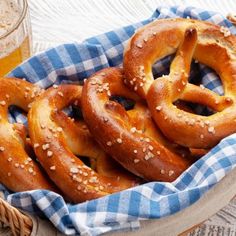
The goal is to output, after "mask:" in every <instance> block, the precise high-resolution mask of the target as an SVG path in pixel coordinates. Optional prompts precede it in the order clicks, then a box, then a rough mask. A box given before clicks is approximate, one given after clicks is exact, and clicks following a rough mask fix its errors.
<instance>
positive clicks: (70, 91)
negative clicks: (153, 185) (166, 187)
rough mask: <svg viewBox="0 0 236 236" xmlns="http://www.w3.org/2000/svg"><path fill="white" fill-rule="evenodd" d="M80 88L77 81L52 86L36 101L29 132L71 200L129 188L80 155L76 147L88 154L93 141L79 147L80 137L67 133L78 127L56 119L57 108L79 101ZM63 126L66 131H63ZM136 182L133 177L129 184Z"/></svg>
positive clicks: (45, 164) (43, 162) (46, 167)
mask: <svg viewBox="0 0 236 236" xmlns="http://www.w3.org/2000/svg"><path fill="white" fill-rule="evenodd" d="M81 90H82V87H81V86H77V85H63V86H59V87H57V86H54V87H53V88H49V89H48V90H47V91H46V92H45V93H43V94H42V95H41V97H40V98H38V99H37V101H35V102H34V103H33V105H32V108H31V109H30V112H29V114H28V123H29V134H30V138H31V141H32V143H33V145H34V151H35V153H36V156H37V157H38V159H39V161H40V163H41V165H42V166H43V168H44V170H45V171H46V172H47V173H48V175H49V177H50V178H51V180H52V181H53V182H54V183H55V184H56V185H57V186H58V188H59V189H60V190H61V191H62V192H63V194H64V195H65V196H66V197H67V198H68V199H69V200H70V201H72V202H83V201H86V200H91V199H95V198H98V197H101V196H104V195H107V194H110V193H113V192H117V191H121V190H123V189H125V188H127V183H126V184H124V185H121V184H120V182H121V180H117V179H116V178H114V177H106V176H102V175H99V174H98V173H97V172H95V171H93V170H92V169H91V168H90V167H88V166H86V165H85V164H84V163H83V162H82V161H81V160H80V159H79V158H77V157H76V156H75V154H74V153H73V151H74V152H75V153H76V152H77V153H78V152H79V154H80V155H84V154H86V155H88V154H89V151H91V152H93V151H92V150H91V148H90V147H91V144H90V143H89V142H88V140H83V143H84V146H83V147H78V142H74V140H75V139H76V138H79V137H73V132H70V133H68V129H72V128H75V127H72V126H71V123H70V122H68V121H67V122H66V123H67V128H66V126H64V127H61V126H60V125H59V124H58V122H57V118H56V117H57V112H59V111H61V110H62V109H63V108H65V107H67V106H69V105H71V104H73V103H74V102H75V103H77V104H80V99H81ZM63 128H64V129H67V132H63ZM65 133H67V136H65ZM84 137H85V139H86V138H88V137H87V136H86V135H85V136H84ZM81 138H83V135H82V136H81ZM86 142H87V144H86ZM70 148H71V149H72V150H71V149H70ZM76 150H77V151H76ZM93 150H94V148H93ZM93 155H95V154H93ZM133 185H135V182H134V181H133V182H132V181H130V182H129V187H131V186H133Z"/></svg>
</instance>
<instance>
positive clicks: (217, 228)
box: [29, 0, 236, 236]
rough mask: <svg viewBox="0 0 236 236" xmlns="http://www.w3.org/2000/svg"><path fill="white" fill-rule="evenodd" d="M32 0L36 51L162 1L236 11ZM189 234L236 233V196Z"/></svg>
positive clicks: (234, 1)
mask: <svg viewBox="0 0 236 236" xmlns="http://www.w3.org/2000/svg"><path fill="white" fill-rule="evenodd" d="M29 4H30V10H31V20H32V28H33V39H34V45H33V50H34V53H36V52H39V51H41V50H45V49H46V48H48V47H50V46H54V45H57V44H60V43H63V42H73V41H82V40H83V39H85V38H86V37H89V36H92V35H96V34H99V33H102V32H106V31H108V30H112V29H114V28H118V27H121V26H124V25H127V24H130V23H134V22H137V21H140V20H142V19H145V18H148V17H149V16H150V15H151V14H152V12H153V11H154V10H155V8H156V7H157V6H160V5H177V4H178V5H180V4H181V5H185V6H190V5H191V6H196V7H201V8H204V9H208V10H215V11H218V12H221V13H222V14H224V15H227V14H228V13H230V12H233V13H236V0H29ZM189 235H191V236H207V235H208V236H213V235H214V236H216V235H217V236H218V235H219V236H225V235H227V236H233V235H234V236H235V235H236V199H234V200H232V201H231V202H230V203H229V205H228V206H226V207H225V208H224V209H222V210H221V211H220V212H218V213H217V214H215V215H214V216H213V217H211V218H210V219H209V220H208V221H206V222H205V223H204V224H203V225H202V226H201V227H199V228H197V229H195V230H194V231H193V232H191V233H189Z"/></svg>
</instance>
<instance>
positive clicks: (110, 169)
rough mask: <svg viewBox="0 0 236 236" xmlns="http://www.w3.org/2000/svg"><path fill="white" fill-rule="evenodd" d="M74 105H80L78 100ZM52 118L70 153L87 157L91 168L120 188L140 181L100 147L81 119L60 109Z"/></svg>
mask: <svg viewBox="0 0 236 236" xmlns="http://www.w3.org/2000/svg"><path fill="white" fill-rule="evenodd" d="M76 105H77V106H79V107H80V104H78V101H76ZM53 119H54V121H55V122H56V123H57V124H58V125H59V126H60V127H61V128H62V133H63V135H64V137H65V141H66V143H67V145H68V148H69V149H70V150H71V151H72V153H73V154H75V155H76V156H83V157H87V158H88V159H89V162H90V166H91V168H92V169H93V170H94V171H96V172H97V173H98V174H99V175H101V176H105V177H109V178H110V179H111V180H113V181H115V182H117V183H118V184H119V186H120V188H121V189H127V188H130V187H133V186H135V185H137V184H138V183H140V182H141V181H140V179H138V178H137V177H136V176H134V175H132V174H131V173H130V172H128V171H127V170H125V169H124V168H123V167H122V166H120V164H119V163H117V162H116V161H115V160H114V159H113V158H111V157H109V156H108V155H107V154H106V153H105V152H104V151H103V150H102V149H101V147H100V146H99V145H98V143H97V142H96V141H95V140H94V138H93V137H92V135H91V133H90V132H89V130H88V128H87V125H86V123H85V122H84V121H83V120H76V121H74V120H73V119H71V118H70V117H68V116H67V115H66V114H65V113H64V112H61V111H59V112H56V113H54V114H53Z"/></svg>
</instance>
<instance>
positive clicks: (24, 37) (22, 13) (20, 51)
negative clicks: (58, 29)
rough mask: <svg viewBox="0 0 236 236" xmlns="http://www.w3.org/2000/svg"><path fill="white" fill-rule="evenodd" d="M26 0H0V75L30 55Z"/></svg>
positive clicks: (28, 17) (30, 36)
mask: <svg viewBox="0 0 236 236" xmlns="http://www.w3.org/2000/svg"><path fill="white" fill-rule="evenodd" d="M31 44H32V33H31V25H30V16H29V9H28V4H27V0H0V77H1V76H4V75H6V74H7V73H8V72H10V71H11V70H12V69H13V68H14V67H16V66H17V65H18V64H20V63H21V62H22V61H24V60H25V59H26V58H28V57H29V56H30V55H31Z"/></svg>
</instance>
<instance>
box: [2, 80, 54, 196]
mask: <svg viewBox="0 0 236 236" xmlns="http://www.w3.org/2000/svg"><path fill="white" fill-rule="evenodd" d="M40 92H41V89H40V88H39V87H37V86H35V85H33V84H31V83H29V82H26V81H23V80H20V79H15V78H1V79H0V166H1V171H0V182H1V183H3V184H4V185H5V186H6V187H7V188H9V189H10V190H12V191H14V192H20V191H26V190H33V189H48V190H53V191H57V190H56V188H55V187H54V186H53V184H52V183H51V182H50V181H49V180H48V177H47V176H45V174H44V173H43V172H42V171H41V169H40V168H39V166H38V164H37V163H36V162H35V161H34V160H32V159H31V157H30V156H29V155H28V154H27V152H26V151H25V146H26V134H27V131H26V128H25V127H24V125H23V124H20V123H14V124H11V123H9V121H8V108H9V106H11V105H15V106H18V107H20V108H21V109H23V110H24V111H26V112H27V111H28V110H29V107H30V104H31V102H33V100H34V99H35V97H37V96H38V95H39V94H40Z"/></svg>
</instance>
